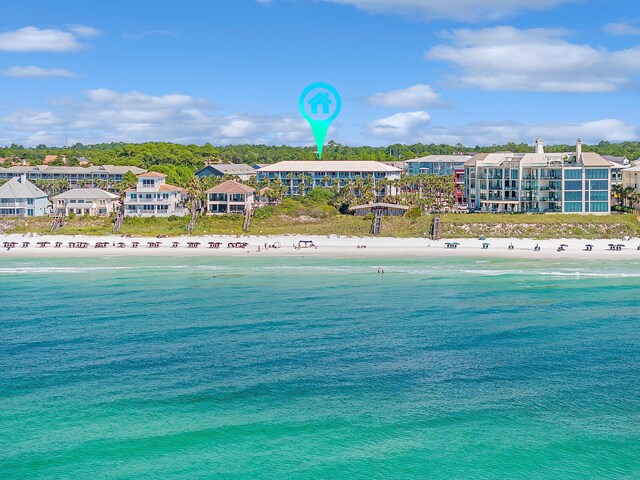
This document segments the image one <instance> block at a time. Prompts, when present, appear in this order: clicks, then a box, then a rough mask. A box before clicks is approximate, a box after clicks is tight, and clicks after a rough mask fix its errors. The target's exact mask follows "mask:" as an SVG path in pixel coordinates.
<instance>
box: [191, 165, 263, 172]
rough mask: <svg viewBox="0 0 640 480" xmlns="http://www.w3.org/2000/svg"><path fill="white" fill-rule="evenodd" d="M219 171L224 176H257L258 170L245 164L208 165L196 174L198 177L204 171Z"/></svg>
mask: <svg viewBox="0 0 640 480" xmlns="http://www.w3.org/2000/svg"><path fill="white" fill-rule="evenodd" d="M207 169H213V170H217V171H218V172H220V173H221V174H223V175H255V174H256V169H255V168H253V167H252V166H251V165H247V164H244V163H216V164H215V165H207V166H206V167H204V168H201V169H200V170H198V172H196V175H197V174H198V173H200V172H202V171H203V170H207Z"/></svg>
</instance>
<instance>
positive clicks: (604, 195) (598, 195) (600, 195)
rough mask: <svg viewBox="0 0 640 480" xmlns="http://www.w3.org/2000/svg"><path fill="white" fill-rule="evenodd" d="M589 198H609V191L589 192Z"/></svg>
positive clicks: (600, 199) (599, 199)
mask: <svg viewBox="0 0 640 480" xmlns="http://www.w3.org/2000/svg"><path fill="white" fill-rule="evenodd" d="M589 198H590V199H591V201H593V200H598V201H602V200H609V192H591V195H590V197H589Z"/></svg>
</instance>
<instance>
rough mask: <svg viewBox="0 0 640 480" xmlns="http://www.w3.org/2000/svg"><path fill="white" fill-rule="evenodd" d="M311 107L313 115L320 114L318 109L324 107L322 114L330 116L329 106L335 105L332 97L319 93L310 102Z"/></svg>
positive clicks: (325, 93)
mask: <svg viewBox="0 0 640 480" xmlns="http://www.w3.org/2000/svg"><path fill="white" fill-rule="evenodd" d="M308 103H309V105H311V114H312V115H317V114H318V107H322V114H323V115H328V114H329V106H331V105H332V104H333V100H331V96H330V95H329V93H328V92H319V93H317V94H316V95H314V96H313V98H311V100H309V102H308Z"/></svg>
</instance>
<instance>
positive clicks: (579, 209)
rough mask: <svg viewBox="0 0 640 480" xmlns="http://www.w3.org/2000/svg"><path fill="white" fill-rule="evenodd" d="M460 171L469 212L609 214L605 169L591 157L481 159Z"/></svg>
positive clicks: (514, 155) (539, 155) (531, 155)
mask: <svg viewBox="0 0 640 480" xmlns="http://www.w3.org/2000/svg"><path fill="white" fill-rule="evenodd" d="M464 168H465V195H466V197H467V202H468V206H469V209H470V210H472V211H481V212H510V213H515V212H524V213H528V212H537V213H543V212H545V213H547V212H548V213H585V214H586V213H593V214H608V213H610V198H611V163H610V162H609V161H608V160H605V159H604V158H602V157H601V156H600V155H598V154H597V153H592V152H583V151H582V142H581V141H580V140H579V139H578V141H577V142H576V151H575V152H569V153H545V152H544V147H543V145H542V142H541V141H538V142H536V151H535V153H509V152H507V153H481V154H477V155H475V156H473V157H472V158H470V159H469V160H468V161H467V162H466V163H465V165H464Z"/></svg>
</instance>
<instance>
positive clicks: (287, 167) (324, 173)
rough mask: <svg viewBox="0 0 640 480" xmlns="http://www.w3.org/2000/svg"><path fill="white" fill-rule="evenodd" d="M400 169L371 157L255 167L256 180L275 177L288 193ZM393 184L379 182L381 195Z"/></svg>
mask: <svg viewBox="0 0 640 480" xmlns="http://www.w3.org/2000/svg"><path fill="white" fill-rule="evenodd" d="M401 174H402V169H401V168H398V167H394V166H391V165H387V164H385V163H380V162H371V161H320V160H316V161H301V162H295V161H286V162H280V163H275V164H273V165H267V166H265V167H262V168H259V169H258V181H262V180H272V181H273V180H276V179H280V181H281V182H282V183H283V184H284V185H285V186H287V187H288V189H289V192H288V193H289V195H291V196H294V195H298V194H300V193H302V188H301V186H303V185H304V189H305V190H307V189H310V188H314V187H331V186H338V187H343V186H345V185H347V184H348V183H349V182H351V181H354V180H356V179H358V178H360V179H363V180H364V179H371V180H372V181H373V183H374V184H375V183H376V182H378V181H380V180H399V179H400V176H401ZM392 188H393V187H390V186H384V185H383V186H382V187H380V189H378V190H379V192H380V193H381V196H384V195H386V194H389V193H390V192H391V190H392Z"/></svg>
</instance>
